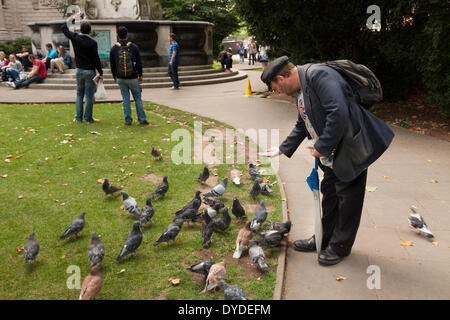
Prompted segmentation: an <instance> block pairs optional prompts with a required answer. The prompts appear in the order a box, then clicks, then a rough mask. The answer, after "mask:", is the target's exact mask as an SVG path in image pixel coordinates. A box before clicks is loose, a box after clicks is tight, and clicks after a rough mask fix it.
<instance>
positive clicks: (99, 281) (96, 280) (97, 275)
mask: <svg viewBox="0 0 450 320" xmlns="http://www.w3.org/2000/svg"><path fill="white" fill-rule="evenodd" d="M102 286H103V276H102V273H101V272H100V267H99V266H98V265H94V266H93V267H91V272H90V273H89V274H88V275H87V277H86V278H84V281H83V285H82V286H81V292H80V300H93V299H94V298H95V296H96V295H97V294H98V293H99V292H100V290H101V289H102Z"/></svg>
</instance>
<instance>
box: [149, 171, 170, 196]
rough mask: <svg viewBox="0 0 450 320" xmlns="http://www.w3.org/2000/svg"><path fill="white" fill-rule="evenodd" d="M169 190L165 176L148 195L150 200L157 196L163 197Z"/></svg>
mask: <svg viewBox="0 0 450 320" xmlns="http://www.w3.org/2000/svg"><path fill="white" fill-rule="evenodd" d="M168 190H169V182H167V176H165V177H164V178H163V181H162V182H161V183H160V184H159V185H158V187H157V188H156V190H155V192H154V193H153V194H152V196H151V197H150V198H151V200H152V201H153V200H155V199H156V198H158V197H163V196H164V195H165V194H166V193H167V191H168Z"/></svg>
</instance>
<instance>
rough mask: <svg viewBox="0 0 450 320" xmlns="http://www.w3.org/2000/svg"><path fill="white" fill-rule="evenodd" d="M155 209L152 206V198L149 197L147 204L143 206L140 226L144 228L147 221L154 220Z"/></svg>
mask: <svg viewBox="0 0 450 320" xmlns="http://www.w3.org/2000/svg"><path fill="white" fill-rule="evenodd" d="M154 214H155V209H154V208H153V206H152V199H150V198H148V199H147V201H146V205H145V206H144V207H143V208H142V212H141V217H140V218H139V222H140V223H141V224H140V227H141V228H143V227H144V226H145V225H146V224H147V223H149V222H152V218H153V215H154Z"/></svg>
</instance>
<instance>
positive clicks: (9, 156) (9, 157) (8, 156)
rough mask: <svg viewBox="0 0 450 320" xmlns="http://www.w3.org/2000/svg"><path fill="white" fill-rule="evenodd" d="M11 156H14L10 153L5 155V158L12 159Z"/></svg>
mask: <svg viewBox="0 0 450 320" xmlns="http://www.w3.org/2000/svg"><path fill="white" fill-rule="evenodd" d="M12 158H14V156H13V155H12V154H10V155H7V156H6V159H12Z"/></svg>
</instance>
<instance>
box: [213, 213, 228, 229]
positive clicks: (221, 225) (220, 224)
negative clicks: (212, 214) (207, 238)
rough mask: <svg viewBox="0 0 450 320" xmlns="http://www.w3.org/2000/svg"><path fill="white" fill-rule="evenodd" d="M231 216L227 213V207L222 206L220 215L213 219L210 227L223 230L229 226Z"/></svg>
mask: <svg viewBox="0 0 450 320" xmlns="http://www.w3.org/2000/svg"><path fill="white" fill-rule="evenodd" d="M230 223H231V217H230V215H229V214H228V208H227V207H225V208H223V211H222V216H221V217H220V218H218V219H215V220H213V222H212V227H213V228H214V231H218V232H223V231H225V230H226V229H228V227H229V226H230Z"/></svg>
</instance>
